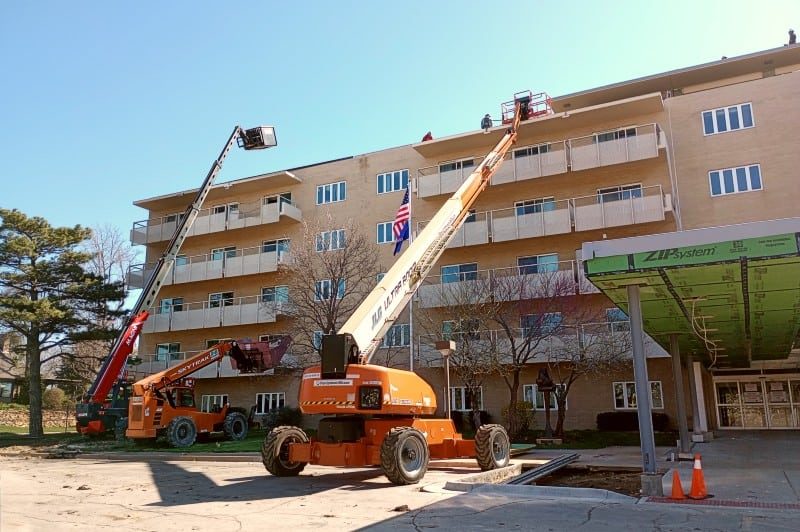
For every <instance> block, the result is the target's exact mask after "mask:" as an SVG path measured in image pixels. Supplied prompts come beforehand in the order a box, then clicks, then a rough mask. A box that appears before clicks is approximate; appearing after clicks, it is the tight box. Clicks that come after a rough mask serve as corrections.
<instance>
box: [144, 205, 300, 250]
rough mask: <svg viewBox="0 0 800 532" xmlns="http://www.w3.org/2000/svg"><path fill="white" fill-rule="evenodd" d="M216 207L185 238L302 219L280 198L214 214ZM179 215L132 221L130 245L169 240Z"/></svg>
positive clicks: (203, 212) (200, 216)
mask: <svg viewBox="0 0 800 532" xmlns="http://www.w3.org/2000/svg"><path fill="white" fill-rule="evenodd" d="M215 210H218V208H216V207H211V208H208V209H203V210H201V211H200V213H199V214H198V216H197V219H195V221H194V224H193V225H192V227H191V229H189V231H188V232H187V233H186V236H196V235H205V234H208V233H215V232H219V231H227V230H229V229H239V228H242V227H252V226H256V225H262V224H271V223H277V222H279V221H280V220H282V219H284V218H286V219H288V220H292V221H295V222H300V221H302V219H303V214H302V212H301V211H300V209H299V208H298V207H297V205H295V204H294V203H292V202H290V201H289V200H287V199H281V200H280V201H275V202H272V203H264V201H263V200H261V201H257V202H252V203H242V204H238V206H237V207H236V208H235V209H231V208H230V206H226V207H225V209H224V212H214V211H215ZM180 216H182V213H181V214H180V215H170V216H161V217H159V218H151V219H149V220H141V221H138V222H134V224H133V229H132V230H131V242H133V243H134V244H150V243H152V242H160V241H162V240H169V239H170V238H172V235H173V233H174V232H175V228H176V227H177V224H178V218H179V217H180Z"/></svg>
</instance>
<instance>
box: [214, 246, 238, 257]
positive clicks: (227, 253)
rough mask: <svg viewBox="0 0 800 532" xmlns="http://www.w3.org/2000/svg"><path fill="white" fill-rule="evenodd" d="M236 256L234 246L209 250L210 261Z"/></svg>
mask: <svg viewBox="0 0 800 532" xmlns="http://www.w3.org/2000/svg"><path fill="white" fill-rule="evenodd" d="M235 256H236V246H228V247H224V248H214V249H212V250H211V260H222V259H229V258H231V257H235Z"/></svg>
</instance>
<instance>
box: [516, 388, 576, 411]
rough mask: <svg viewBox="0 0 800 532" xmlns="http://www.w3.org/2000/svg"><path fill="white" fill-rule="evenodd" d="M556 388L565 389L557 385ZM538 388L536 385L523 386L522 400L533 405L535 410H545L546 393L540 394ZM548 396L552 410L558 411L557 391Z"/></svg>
mask: <svg viewBox="0 0 800 532" xmlns="http://www.w3.org/2000/svg"><path fill="white" fill-rule="evenodd" d="M555 386H556V388H560V389H562V390H563V389H564V385H563V384H556V385H555ZM538 388H539V387H538V386H537V385H535V384H523V385H522V400H523V401H526V402H528V403H530V404H532V405H533V409H534V410H544V392H540V391H539V389H538ZM547 395H549V396H550V410H558V403H557V402H556V394H555V391H552V392H550V393H548V394H547ZM565 406H566V405H565Z"/></svg>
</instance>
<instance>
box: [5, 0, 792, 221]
mask: <svg viewBox="0 0 800 532" xmlns="http://www.w3.org/2000/svg"><path fill="white" fill-rule="evenodd" d="M790 27H793V28H795V30H797V31H798V32H799V33H800V1H797V0H786V1H779V0H761V1H760V2H753V1H751V0H750V1H744V0H726V1H710V0H695V1H684V0H677V1H676V0H670V1H667V2H645V1H614V2H602V3H601V2H596V1H591V0H585V1H572V2H564V1H549V0H548V1H536V2H534V1H510V0H509V1H498V0H495V1H492V2H489V1H486V2H478V1H474V0H460V1H432V0H427V1H419V0H404V1H391V2H390V1H388V0H387V1H378V0H375V1H363V2H357V1H348V0H337V1H319V0H306V1H304V2H266V1H262V2H201V1H191V2H190V1H186V0H182V1H173V2H148V1H141V2H101V1H95V2H87V1H74V2H65V1H54V2H39V1H35V0H31V1H26V2H12V1H6V2H2V4H0V66H2V72H3V76H2V81H1V82H0V102H2V106H1V107H0V109H2V111H1V112H0V116H2V122H1V123H2V127H0V160H2V166H1V167H0V184H1V185H2V187H0V206H2V207H5V208H18V209H20V210H22V211H23V212H25V213H27V214H29V215H38V216H44V217H45V218H47V219H48V220H50V221H51V222H52V223H54V224H57V225H73V224H78V223H79V224H82V225H89V226H92V225H97V224H106V223H111V224H113V225H116V226H118V227H120V228H121V229H122V230H123V231H125V232H126V233H127V231H128V229H129V228H130V227H131V224H132V222H133V221H135V220H139V219H142V218H144V217H145V212H144V211H142V210H141V209H139V208H137V207H134V206H133V205H132V204H131V202H132V201H133V200H134V199H141V198H146V197H151V196H156V195H160V194H165V193H169V192H174V191H177V190H183V189H188V188H193V187H196V186H198V185H199V183H200V181H201V180H202V178H203V177H204V176H205V174H206V172H207V170H208V168H209V167H210V165H211V162H212V160H213V159H214V157H216V154H217V153H218V151H219V149H220V147H221V145H222V143H223V142H224V141H225V139H226V138H227V135H228V134H229V133H230V131H231V129H232V128H233V126H234V125H236V124H237V123H238V124H241V125H243V126H253V125H257V124H264V123H266V124H274V125H275V126H276V127H277V131H278V141H279V146H278V148H276V149H272V150H267V151H263V152H251V153H244V152H239V151H237V152H233V153H232V155H231V157H229V158H228V162H227V163H226V166H225V170H224V171H223V173H222V176H221V178H220V181H226V180H230V179H236V178H240V177H245V176H248V175H254V174H258V173H264V172H270V171H275V170H280V169H284V168H290V167H293V166H300V165H304V164H310V163H314V162H319V161H324V160H328V159H332V158H337V157H342V156H347V155H355V154H359V153H364V152H369V151H373V150H378V149H382V148H387V147H391V146H397V145H402V144H408V143H411V142H417V141H419V140H420V138H421V137H422V135H423V134H424V133H425V132H426V131H428V130H431V131H433V134H434V136H437V137H438V136H444V135H449V134H453V133H459V132H463V131H467V130H471V129H477V128H478V125H479V122H480V118H481V117H482V116H483V114H484V113H486V112H491V113H492V114H493V115H494V116H495V117H496V116H497V114H498V112H499V104H500V102H502V101H505V100H508V99H510V97H511V96H512V94H513V93H514V92H516V91H519V90H524V89H533V90H544V91H546V92H548V93H550V94H551V95H552V96H557V95H561V94H566V93H570V92H575V91H579V90H584V89H588V88H592V87H597V86H600V85H604V84H608V83H613V82H618V81H623V80H627V79H631V78H635V77H639V76H644V75H649V74H655V73H658V72H662V71H665V70H670V69H673V68H680V67H685V66H689V65H694V64H699V63H703V62H707V61H712V60H717V59H719V58H720V57H721V56H723V55H726V56H729V57H732V56H735V55H739V54H744V53H749V52H754V51H758V50H763V49H768V48H773V47H777V46H781V45H783V44H784V43H786V42H787V30H788V29H789V28H790Z"/></svg>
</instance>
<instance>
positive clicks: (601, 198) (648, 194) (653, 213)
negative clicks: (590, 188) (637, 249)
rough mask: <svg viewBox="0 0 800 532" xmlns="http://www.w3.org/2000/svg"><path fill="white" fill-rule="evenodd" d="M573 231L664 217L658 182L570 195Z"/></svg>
mask: <svg viewBox="0 0 800 532" xmlns="http://www.w3.org/2000/svg"><path fill="white" fill-rule="evenodd" d="M570 202H572V216H573V223H574V226H575V231H588V230H591V229H602V228H605V227H618V226H621V225H633V224H640V223H646V222H656V221H661V220H664V218H665V215H664V213H665V212H666V211H667V209H666V207H665V205H667V203H668V201H667V202H665V197H664V191H663V190H662V188H661V185H651V186H647V187H642V188H634V189H624V187H621V188H620V189H619V190H617V191H608V192H605V193H603V194H600V193H599V192H598V193H597V194H594V195H591V196H581V197H578V198H572V199H571V200H570Z"/></svg>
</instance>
